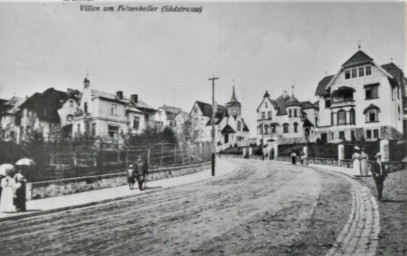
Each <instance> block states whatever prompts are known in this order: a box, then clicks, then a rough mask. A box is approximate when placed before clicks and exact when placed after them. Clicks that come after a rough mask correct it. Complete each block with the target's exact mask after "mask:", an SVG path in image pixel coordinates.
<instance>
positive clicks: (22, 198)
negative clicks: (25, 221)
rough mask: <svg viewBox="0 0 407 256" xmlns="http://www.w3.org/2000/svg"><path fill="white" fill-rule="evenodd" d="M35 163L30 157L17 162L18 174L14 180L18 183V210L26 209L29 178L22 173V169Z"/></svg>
mask: <svg viewBox="0 0 407 256" xmlns="http://www.w3.org/2000/svg"><path fill="white" fill-rule="evenodd" d="M33 165H35V163H34V161H33V160H31V159H28V158H22V159H20V160H18V161H17V162H16V166H17V167H18V169H17V172H16V174H15V175H14V181H15V182H16V183H17V184H18V188H17V190H16V197H15V198H14V205H15V207H16V210H17V211H19V212H23V211H25V210H26V183H27V180H26V179H25V177H24V176H23V175H22V174H21V170H22V169H23V168H25V167H28V166H33Z"/></svg>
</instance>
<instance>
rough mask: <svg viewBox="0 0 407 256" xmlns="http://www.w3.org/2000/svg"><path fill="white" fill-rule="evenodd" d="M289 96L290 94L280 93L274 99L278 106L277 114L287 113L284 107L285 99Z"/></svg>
mask: <svg viewBox="0 0 407 256" xmlns="http://www.w3.org/2000/svg"><path fill="white" fill-rule="evenodd" d="M290 98H291V97H290V96H288V95H284V94H282V95H280V97H278V98H277V99H275V100H274V103H275V104H276V105H277V108H278V110H277V115H278V116H281V115H287V111H286V110H285V107H286V103H287V101H288V100H289V99H290ZM272 102H273V101H272Z"/></svg>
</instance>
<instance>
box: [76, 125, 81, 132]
mask: <svg viewBox="0 0 407 256" xmlns="http://www.w3.org/2000/svg"><path fill="white" fill-rule="evenodd" d="M76 128H77V133H78V134H81V124H78V125H77V126H76Z"/></svg>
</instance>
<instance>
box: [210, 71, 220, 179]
mask: <svg viewBox="0 0 407 256" xmlns="http://www.w3.org/2000/svg"><path fill="white" fill-rule="evenodd" d="M217 79H219V78H218V77H212V78H209V79H208V80H211V81H212V176H215V154H216V144H215V80H217Z"/></svg>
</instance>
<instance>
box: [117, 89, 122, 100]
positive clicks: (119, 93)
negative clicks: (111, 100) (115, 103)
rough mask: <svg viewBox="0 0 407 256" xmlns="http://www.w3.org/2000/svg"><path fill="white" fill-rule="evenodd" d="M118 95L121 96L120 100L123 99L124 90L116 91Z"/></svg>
mask: <svg viewBox="0 0 407 256" xmlns="http://www.w3.org/2000/svg"><path fill="white" fill-rule="evenodd" d="M116 97H117V98H119V99H120V100H122V99H123V91H117V92H116Z"/></svg>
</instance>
